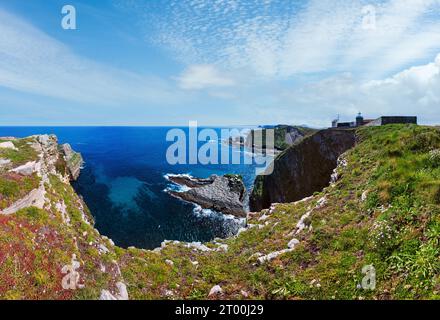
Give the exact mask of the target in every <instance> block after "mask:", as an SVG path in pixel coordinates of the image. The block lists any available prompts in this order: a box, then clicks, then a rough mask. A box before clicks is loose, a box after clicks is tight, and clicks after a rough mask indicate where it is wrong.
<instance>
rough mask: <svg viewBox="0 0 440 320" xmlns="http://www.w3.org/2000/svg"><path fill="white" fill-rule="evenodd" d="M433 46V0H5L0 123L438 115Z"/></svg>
mask: <svg viewBox="0 0 440 320" xmlns="http://www.w3.org/2000/svg"><path fill="white" fill-rule="evenodd" d="M66 4H70V5H73V6H74V7H75V8H76V15H77V30H64V29H63V28H62V27H61V20H62V17H63V16H62V14H61V8H62V7H63V6H64V5H66ZM439 54H440V1H439V0H398V1H397V0H396V1H359V0H357V1H354V0H328V1H325V0H315V1H293V0H247V1H240V0H209V1H208V0H169V1H165V0H144V1H142V0H100V1H74V0H72V1H68V2H66V1H59V0H50V1H48V0H30V1H23V0H0V125H171V126H172V125H185V124H187V123H188V121H190V120H191V121H192V120H196V121H199V123H200V124H201V125H247V124H275V123H290V124H308V125H312V126H326V125H328V123H329V122H330V121H331V120H332V118H333V117H335V116H336V115H337V114H340V115H341V118H342V119H346V120H351V119H352V118H354V116H355V115H356V113H357V112H358V111H362V112H363V113H364V115H365V116H366V117H376V116H379V115H382V114H383V115H392V114H395V115H396V114H399V115H400V114H411V115H418V116H419V117H420V120H421V122H422V123H427V124H433V123H440V112H439V110H440V55H439Z"/></svg>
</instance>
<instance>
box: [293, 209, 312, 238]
mask: <svg viewBox="0 0 440 320" xmlns="http://www.w3.org/2000/svg"><path fill="white" fill-rule="evenodd" d="M311 214H312V211H308V212H307V213H305V214H304V215H303V216H302V217H301V219H299V221H298V223H297V224H296V234H298V233H300V232H301V231H303V230H304V228H305V227H306V224H305V221H306V219H308V218H309V217H310V215H311Z"/></svg>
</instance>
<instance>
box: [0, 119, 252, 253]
mask: <svg viewBox="0 0 440 320" xmlns="http://www.w3.org/2000/svg"><path fill="white" fill-rule="evenodd" d="M168 130H169V128H164V127H54V128H48V127H2V128H0V136H17V137H25V136H29V135H33V134H43V133H49V134H52V133H53V134H56V135H57V136H58V138H59V141H60V142H61V143H65V142H68V143H70V144H71V145H72V147H73V148H74V150H76V151H79V152H81V153H82V155H83V158H84V160H85V166H84V169H83V170H82V172H81V175H80V177H79V179H78V181H77V182H76V183H74V184H73V185H74V188H75V189H76V191H77V192H78V193H79V194H80V195H81V196H83V198H84V200H85V202H86V203H87V205H88V206H89V208H90V210H91V212H92V214H93V216H94V217H95V220H96V227H97V229H98V230H99V231H100V232H101V234H103V235H106V236H108V237H110V238H111V239H113V241H115V243H116V244H117V245H120V246H122V247H128V246H136V247H140V248H155V247H157V246H159V245H160V243H161V242H162V241H163V240H180V241H209V240H211V239H213V238H215V237H227V236H230V235H232V234H234V233H235V232H236V231H237V230H238V228H239V227H240V222H239V221H237V220H235V219H231V218H225V217H224V216H223V215H222V214H219V213H215V212H210V211H207V210H204V211H201V210H197V207H195V206H194V205H193V204H189V203H185V202H182V201H180V200H178V199H175V198H173V197H171V196H169V195H168V194H167V193H166V192H164V190H165V189H167V188H174V187H175V186H172V185H170V184H169V182H168V181H167V180H166V179H165V177H164V176H165V175H166V174H169V173H172V174H191V175H193V176H197V177H208V176H210V175H211V174H217V175H223V174H226V173H235V174H241V175H242V176H243V178H244V181H245V184H246V186H247V187H248V188H249V187H251V186H252V183H253V180H254V178H255V165H244V164H239V165H231V164H227V165H200V164H197V165H175V166H172V165H170V164H168V163H167V161H166V150H167V148H168V147H169V146H170V145H171V142H167V141H166V134H167V132H168ZM184 130H185V129H184ZM216 130H217V131H218V130H219V129H216ZM214 143H217V144H218V147H219V149H220V154H219V157H220V155H221V152H222V151H225V149H228V150H229V152H231V153H232V152H238V153H240V156H241V157H248V156H249V155H248V154H247V153H246V152H243V150H239V149H236V148H231V147H229V146H225V145H223V144H221V143H220V142H214ZM242 159H244V158H242ZM243 162H244V160H243V161H241V163H243Z"/></svg>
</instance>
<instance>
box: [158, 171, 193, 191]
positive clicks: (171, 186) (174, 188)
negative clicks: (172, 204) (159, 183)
mask: <svg viewBox="0 0 440 320" xmlns="http://www.w3.org/2000/svg"><path fill="white" fill-rule="evenodd" d="M163 177H164V178H165V180H167V181H169V182H170V183H169V184H168V185H167V187H166V188H165V189H164V190H163V191H164V192H169V191H174V192H186V191H189V190H191V188H190V187H188V186H184V185H180V184H177V183H174V182H173V181H171V179H170V178H187V179H194V177H193V176H192V175H191V174H189V173H179V174H174V173H167V174H164V175H163Z"/></svg>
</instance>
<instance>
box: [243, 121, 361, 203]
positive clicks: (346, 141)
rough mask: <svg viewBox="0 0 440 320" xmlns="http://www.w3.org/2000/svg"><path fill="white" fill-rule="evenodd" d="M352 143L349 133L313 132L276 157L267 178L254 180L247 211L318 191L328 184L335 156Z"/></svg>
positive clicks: (353, 141) (351, 136) (292, 200)
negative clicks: (271, 171) (272, 168)
mask: <svg viewBox="0 0 440 320" xmlns="http://www.w3.org/2000/svg"><path fill="white" fill-rule="evenodd" d="M354 143H355V132H354V131H353V130H337V129H328V130H322V131H319V132H316V133H314V134H312V135H310V136H308V137H306V138H304V139H303V140H301V141H299V142H298V143H296V144H294V145H293V146H291V147H290V148H288V149H286V150H285V151H284V152H283V153H281V154H280V155H278V156H277V157H276V159H275V160H274V171H273V173H272V174H271V175H265V176H259V177H257V179H256V180H255V184H254V188H253V191H252V194H251V196H250V201H249V205H250V209H251V211H260V210H262V209H266V208H269V207H270V205H271V204H272V203H276V202H278V203H279V202H294V201H297V200H300V199H303V198H305V197H308V196H310V195H312V194H313V193H314V192H317V191H320V190H322V189H323V188H324V187H326V186H327V185H328V184H329V182H330V177H331V174H332V172H333V169H334V168H335V167H336V165H337V160H338V157H339V156H340V155H341V154H342V153H344V152H345V151H347V150H348V149H350V148H352V147H353V146H354Z"/></svg>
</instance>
